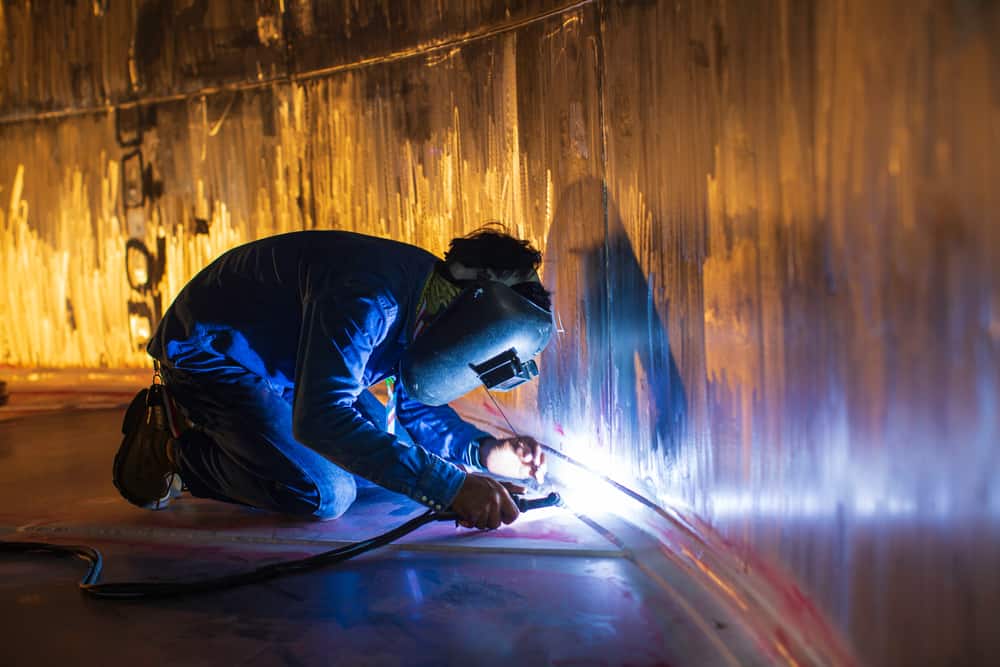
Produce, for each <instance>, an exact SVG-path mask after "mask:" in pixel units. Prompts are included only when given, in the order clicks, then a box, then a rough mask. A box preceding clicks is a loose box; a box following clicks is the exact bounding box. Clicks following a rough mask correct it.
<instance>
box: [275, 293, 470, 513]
mask: <svg viewBox="0 0 1000 667" xmlns="http://www.w3.org/2000/svg"><path fill="white" fill-rule="evenodd" d="M397 309H398V307H397V305H396V304H395V302H394V301H393V300H392V299H391V297H389V296H388V295H385V294H383V293H380V292H379V291H378V290H377V289H374V290H368V289H365V288H364V287H363V286H354V287H347V288H345V287H344V286H343V285H341V286H338V288H337V289H335V290H320V291H319V292H318V293H310V292H308V291H307V292H306V294H305V295H304V296H303V311H302V315H303V316H302V330H301V335H300V340H299V349H298V356H297V361H296V379H295V398H294V405H293V429H294V434H295V438H296V439H297V440H298V441H299V442H301V443H303V444H304V445H306V446H308V447H310V448H311V449H314V450H315V451H317V452H319V453H320V454H322V455H323V456H325V457H326V458H328V459H329V460H331V461H333V462H334V463H335V464H337V465H338V466H340V467H341V468H344V469H345V470H348V471H350V472H352V473H354V474H356V475H360V476H361V477H364V478H366V479H369V480H371V481H372V482H375V483H376V484H378V485H380V486H383V487H385V488H387V489H390V490H392V491H396V492H398V493H403V494H405V495H407V496H410V497H411V498H413V499H414V500H417V501H418V502H421V503H423V504H425V505H429V506H431V507H435V508H438V509H440V508H443V507H447V506H448V505H450V504H451V502H452V500H453V499H454V498H455V496H456V495H457V494H458V490H459V488H461V486H462V483H463V482H464V481H465V473H464V472H463V471H462V470H461V469H460V468H459V467H458V466H456V465H455V464H453V463H449V462H447V461H445V460H444V459H442V458H441V457H440V456H437V455H436V454H432V453H431V452H429V451H427V450H426V449H424V448H423V447H419V446H416V447H413V446H409V445H407V444H404V443H402V442H401V441H399V440H398V439H397V438H396V437H394V436H392V435H390V434H388V433H386V432H385V431H382V430H380V429H379V428H377V427H376V426H375V425H374V424H372V423H371V422H370V421H368V420H367V419H365V418H364V417H363V416H362V415H361V413H360V412H358V410H357V408H356V407H355V402H356V401H357V398H358V395H359V394H360V393H361V392H362V391H363V390H364V389H365V387H364V374H365V367H366V366H367V364H368V359H369V357H370V356H371V354H372V351H373V350H374V349H375V347H376V346H377V345H378V344H379V343H380V342H381V341H382V340H383V339H384V338H385V336H386V333H387V331H388V329H389V326H390V325H391V324H392V322H393V320H394V319H395V317H396V314H397V312H398V310H397Z"/></svg>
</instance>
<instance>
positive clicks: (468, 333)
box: [400, 225, 553, 405]
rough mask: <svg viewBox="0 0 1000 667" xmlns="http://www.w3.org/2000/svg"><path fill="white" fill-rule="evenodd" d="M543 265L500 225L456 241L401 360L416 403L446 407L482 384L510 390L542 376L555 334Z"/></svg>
mask: <svg viewBox="0 0 1000 667" xmlns="http://www.w3.org/2000/svg"><path fill="white" fill-rule="evenodd" d="M541 258H542V255H541V253H540V252H538V251H537V250H535V249H534V248H533V247H531V244H530V243H529V242H527V241H521V240H519V239H516V238H514V237H512V236H510V235H509V234H507V233H505V232H504V231H503V228H502V227H499V225H490V226H487V227H484V228H482V229H479V230H477V231H475V232H473V233H472V234H470V235H469V236H465V237H462V238H456V239H453V240H452V242H451V247H450V248H449V249H448V253H447V254H446V255H445V259H444V261H443V262H440V263H439V264H438V266H437V267H436V268H435V270H434V272H433V273H432V274H431V276H430V277H429V278H428V280H427V283H426V284H425V286H424V290H423V294H422V295H421V298H420V302H419V304H418V306H417V310H416V313H415V326H414V334H413V341H412V343H411V344H410V346H409V348H408V349H407V352H406V354H405V355H404V356H403V358H402V359H401V368H400V373H401V375H400V379H401V380H402V382H403V384H404V386H405V387H406V389H407V391H408V392H409V393H410V395H411V396H413V397H414V398H416V399H417V400H419V401H421V402H423V403H426V404H428V405H442V404H444V403H447V402H449V401H451V400H454V399H455V398H458V397H459V396H461V395H462V394H464V393H466V392H468V391H470V390H472V389H474V388H475V387H476V386H478V385H485V386H486V387H488V388H495V389H498V390H506V389H510V388H513V387H515V386H517V385H519V384H521V383H522V382H525V381H527V380H529V379H531V378H532V377H534V376H535V375H537V374H538V369H537V367H536V366H535V364H534V362H533V361H532V358H533V357H535V356H537V355H538V353H539V352H541V351H542V348H544V347H545V345H546V344H547V343H548V341H549V338H550V337H551V335H552V329H553V325H552V314H551V298H550V296H549V292H548V290H546V289H545V288H544V287H543V286H542V284H541V281H540V280H539V279H538V273H537V269H538V265H539V264H540V262H541Z"/></svg>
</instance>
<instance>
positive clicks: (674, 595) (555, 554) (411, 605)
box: [0, 409, 801, 666]
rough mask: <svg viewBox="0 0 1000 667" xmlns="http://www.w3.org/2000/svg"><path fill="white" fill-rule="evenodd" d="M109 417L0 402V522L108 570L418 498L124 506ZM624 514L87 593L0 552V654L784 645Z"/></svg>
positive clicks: (48, 560) (112, 574)
mask: <svg viewBox="0 0 1000 667" xmlns="http://www.w3.org/2000/svg"><path fill="white" fill-rule="evenodd" d="M120 419H121V410H120V409H91V410H75V411H74V410H65V411H55V412H50V413H47V414H45V413H42V414H30V415H26V414H22V415H21V416H18V417H15V418H8V419H5V420H0V539H18V540H48V541H56V542H61V543H67V544H87V545H91V546H96V547H98V548H99V549H100V550H101V551H102V553H103V554H104V557H105V566H104V577H103V580H104V581H123V580H131V579H146V578H149V579H170V578H187V577H200V576H209V575H219V574H224V573H229V572H235V571H239V570H244V569H249V568H251V567H253V566H256V565H260V564H263V563H265V562H273V561H275V560H278V559H286V558H294V557H301V556H303V555H307V554H311V553H316V552H318V551H321V550H327V549H330V548H333V547H335V546H339V545H341V544H342V543H344V542H348V541H355V540H359V539H363V538H367V537H370V536H373V535H375V534H377V533H381V532H383V531H385V530H387V529H388V528H391V527H394V526H396V525H398V524H400V523H402V522H403V521H405V520H406V519H407V518H409V517H411V516H414V515H415V514H417V513H420V512H421V511H423V508H421V507H419V506H417V505H415V504H414V503H411V502H410V501H409V500H407V499H405V498H403V497H402V496H399V495H396V494H392V493H389V492H387V491H383V490H381V489H362V490H361V491H360V493H359V499H358V502H357V503H356V504H355V505H354V506H353V507H352V509H351V510H350V511H349V512H348V514H347V515H345V516H344V517H342V518H341V519H339V520H336V521H331V522H323V523H320V522H302V521H293V520H289V519H285V518H282V517H278V516H275V515H272V514H267V513H264V512H258V511H254V510H249V509H245V508H240V507H236V506H230V505H225V504H222V503H216V502H213V501H206V500H199V499H194V498H191V497H188V496H185V497H184V498H182V499H180V500H178V501H175V502H174V504H172V505H171V507H170V508H169V509H167V510H165V511H161V512H146V511H143V510H139V509H136V508H133V507H132V506H130V505H128V504H127V503H125V501H123V500H122V499H121V498H119V496H118V495H117V492H116V491H115V489H114V487H113V486H112V484H111V480H110V468H111V459H112V456H113V454H114V452H115V450H116V448H117V445H118V439H119V437H120V436H119V430H118V429H119V426H120ZM623 525H624V524H621V525H616V524H615V522H614V521H613V520H611V519H609V520H607V521H605V520H604V519H601V520H595V519H593V518H589V517H583V518H581V517H578V516H576V515H574V514H573V513H572V512H571V511H569V510H567V509H563V508H551V509H545V510H538V511H536V512H532V513H529V514H525V515H523V516H522V518H521V519H519V520H518V521H517V522H516V523H515V524H513V525H511V526H507V527H503V528H502V529H500V530H498V531H494V532H476V531H469V530H465V529H461V528H455V527H453V526H452V525H447V524H432V525H429V526H426V527H424V528H422V529H420V530H419V531H418V532H416V533H414V534H412V535H410V536H408V537H407V538H404V539H403V540H401V541H400V542H399V543H397V544H394V545H391V546H389V547H386V548H383V549H381V550H378V551H375V552H372V553H369V554H366V555H364V556H362V557H360V558H358V559H356V560H353V561H350V562H348V563H346V564H343V565H341V566H338V567H336V568H335V569H328V570H324V571H320V572H315V573H310V574H303V575H297V576H293V577H288V578H284V579H280V580H277V581H274V582H271V583H268V584H262V585H255V586H251V587H247V588H242V589H236V590H231V591H227V592H222V593H217V594H206V595H201V596H197V597H192V598H186V599H177V600H170V601H154V602H119V601H99V600H91V599H85V598H84V597H83V596H81V595H80V594H79V593H78V592H77V590H76V583H77V581H78V579H79V578H80V577H81V576H82V574H83V573H84V571H85V567H86V566H85V565H84V564H83V563H82V562H77V561H73V560H71V559H68V558H62V559H61V558H58V557H54V556H47V555H40V554H39V555H25V556H7V555H4V556H0V621H2V623H0V624H2V627H3V628H4V636H5V640H4V642H3V657H2V659H0V663H2V664H5V665H8V664H9V665H63V664H101V665H126V664H127V665H135V664H167V663H170V664H180V665H221V664H250V665H321V664H322V665H331V664H335V665H450V664H455V665H487V664H511V662H512V661H513V662H516V663H517V664H521V665H588V666H589V665H634V666H638V665H730V664H770V663H772V662H783V663H784V662H787V661H785V660H780V661H779V660H775V658H776V657H778V656H779V654H780V653H783V652H785V650H784V649H782V650H781V651H779V652H778V653H775V652H773V651H770V652H768V651H764V650H760V649H759V641H756V640H754V639H753V637H752V636H751V635H752V633H748V632H745V631H744V630H743V629H742V628H741V627H740V623H739V621H738V620H734V619H731V618H728V617H727V616H726V614H727V613H729V612H727V611H726V606H725V605H719V604H717V603H716V602H708V601H707V600H708V596H707V597H706V598H705V600H693V601H692V600H691V596H690V594H686V593H684V591H697V590H698V586H697V585H696V584H695V583H694V582H692V581H678V580H677V578H678V577H679V576H680V577H681V578H683V576H682V575H678V574H677V573H678V572H682V570H672V571H670V572H663V571H657V570H656V568H652V569H651V568H650V567H649V566H640V565H639V564H637V563H638V562H639V561H637V558H636V554H637V553H638V551H641V549H637V548H636V547H633V546H629V547H628V548H623V547H625V543H626V542H627V541H628V538H627V537H624V536H623V535H622V533H623V531H624V529H623V528H622V527H621V526H623ZM658 549H662V547H661V546H659V545H657V546H656V547H654V548H652V549H651V552H656V551H657V550H658ZM671 572H673V574H671ZM671 579H673V580H671ZM712 599H715V598H712ZM789 664H790V663H789ZM800 664H801V661H800Z"/></svg>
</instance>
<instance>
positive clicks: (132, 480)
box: [112, 384, 183, 510]
mask: <svg viewBox="0 0 1000 667" xmlns="http://www.w3.org/2000/svg"><path fill="white" fill-rule="evenodd" d="M169 401H170V399H169V397H168V396H167V395H166V391H165V390H164V389H163V385H159V384H154V385H153V386H151V387H150V388H149V389H143V390H142V391H140V392H139V393H138V394H136V395H135V398H134V399H132V403H131V405H129V406H128V410H126V411H125V419H124V420H123V421H122V433H123V434H124V436H125V437H123V438H122V444H121V447H119V448H118V453H117V454H115V462H114V468H113V471H112V476H113V479H114V483H115V487H116V488H117V489H118V492H119V493H121V494H122V497H123V498H125V500H127V501H129V502H130V503H132V504H133V505H137V506H139V507H142V508H144V509H152V510H158V509H163V508H164V507H166V506H167V504H168V503H169V502H170V500H171V499H172V498H176V497H177V496H178V495H180V492H181V490H182V488H183V485H182V483H181V481H180V475H178V474H177V469H176V467H175V466H174V464H173V463H171V462H170V458H169V457H168V455H167V446H168V443H169V442H170V440H171V437H172V434H171V430H170V426H169V419H168V416H167V415H168V411H169V409H170V408H171V407H172V406H170V405H169Z"/></svg>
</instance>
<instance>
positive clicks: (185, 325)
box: [148, 231, 489, 507]
mask: <svg viewBox="0 0 1000 667" xmlns="http://www.w3.org/2000/svg"><path fill="white" fill-rule="evenodd" d="M435 261H436V258H435V257H434V256H433V255H431V254H430V253H428V252H426V251H424V250H422V249H420V248H417V247H414V246H411V245H407V244H403V243H398V242H395V241H389V240H386V239H378V238H374V237H369V236H362V235H359V234H352V233H348V232H339V231H309V232H294V233H291V234H283V235H280V236H273V237H270V238H266V239H262V240H260V241H255V242H252V243H248V244H246V245H243V246H240V247H238V248H235V249H233V250H230V251H229V252H227V253H225V254H223V255H222V256H221V257H219V258H218V259H216V260H215V261H214V262H213V263H212V264H211V265H209V266H208V267H206V268H205V269H204V270H203V271H201V272H200V273H199V274H198V275H197V276H195V277H194V278H193V279H192V280H191V281H190V282H189V283H188V284H187V286H185V288H184V289H183V290H182V291H181V293H180V294H179V295H178V296H177V298H176V299H175V300H174V303H173V304H172V305H171V307H170V308H169V309H168V310H167V312H166V313H165V314H164V316H163V319H162V321H161V322H160V325H159V327H158V328H157V331H156V334H155V335H154V337H153V339H152V340H151V341H150V343H149V346H148V350H149V353H150V354H151V355H152V356H153V357H155V358H157V359H159V360H161V361H163V362H164V363H167V364H171V365H173V366H175V367H177V368H182V369H183V368H184V363H185V361H184V360H185V359H186V358H191V355H188V354H186V351H188V350H192V349H198V350H204V351H213V352H214V353H216V354H218V355H221V356H223V357H225V358H226V359H228V360H230V361H232V362H234V363H236V364H238V365H240V366H242V367H244V368H246V369H248V370H250V371H252V372H253V373H255V374H257V375H260V376H261V377H263V378H265V379H266V380H267V381H268V382H269V383H270V384H271V385H272V386H273V387H275V388H276V389H277V390H279V391H283V393H284V394H285V395H286V396H288V397H290V398H291V400H292V406H293V429H294V435H295V438H296V440H298V441H299V442H301V443H303V444H305V445H306V446H308V447H310V448H312V449H314V450H316V451H318V452H320V453H321V454H323V455H324V456H326V457H327V458H328V459H330V460H331V461H333V462H334V463H336V464H337V465H339V466H340V467H342V468H344V469H345V470H348V471H350V472H352V473H354V474H356V475H359V476H361V477H364V478H366V479H369V480H371V481H372V482H375V483H376V484H379V485H380V486H384V487H386V488H388V489H391V490H393V491H397V492H399V493H403V494H406V495H408V496H410V497H411V498H414V499H415V500H417V501H419V502H421V503H424V504H426V505H429V506H441V507H446V506H448V505H450V504H451V501H452V500H453V499H454V497H455V495H456V494H457V493H458V490H459V488H460V487H461V485H462V482H463V481H464V480H465V473H464V472H463V471H462V469H461V468H459V467H458V466H457V465H455V463H454V462H462V463H466V464H475V463H478V461H472V460H471V457H472V454H471V451H472V447H471V445H472V444H473V443H474V442H475V441H477V440H479V439H481V438H484V437H488V436H489V434H488V433H485V432H483V431H481V430H479V429H477V428H476V427H474V426H472V425H471V424H469V423H467V422H465V421H464V420H462V419H461V418H460V417H459V416H458V415H457V414H456V413H455V411H454V410H452V409H451V408H450V407H448V406H438V407H434V406H428V405H424V404H422V403H419V402H417V401H415V400H413V399H411V398H410V397H409V396H408V395H407V393H406V387H404V386H402V385H401V384H399V385H397V388H398V389H397V391H398V392H399V393H398V394H397V421H398V423H399V424H400V425H401V426H403V427H404V428H405V429H406V430H407V431H408V432H409V434H410V435H411V437H412V438H413V441H414V442H415V443H416V446H412V445H409V444H407V443H405V442H403V441H401V440H400V439H399V438H397V437H396V436H394V435H391V434H389V433H387V432H385V431H384V430H382V429H380V428H378V427H377V426H375V425H374V424H373V423H372V422H371V421H369V420H368V419H366V418H365V417H364V416H363V415H362V413H361V412H360V411H359V410H358V408H357V402H358V397H359V395H360V394H361V393H362V392H363V391H365V390H366V389H367V388H368V387H370V386H371V385H373V384H375V383H377V382H379V381H382V380H384V379H385V378H387V377H389V376H394V375H396V374H397V368H398V365H399V360H400V357H401V355H402V353H403V351H404V350H405V349H406V346H407V345H408V344H409V336H410V331H411V329H412V326H411V325H412V316H413V312H414V310H415V308H416V302H417V300H418V299H419V296H420V292H421V290H422V288H423V285H424V281H425V280H426V278H427V276H428V275H429V274H430V271H431V269H432V267H433V265H434V262H435ZM190 370H199V369H194V368H192V369H190Z"/></svg>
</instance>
